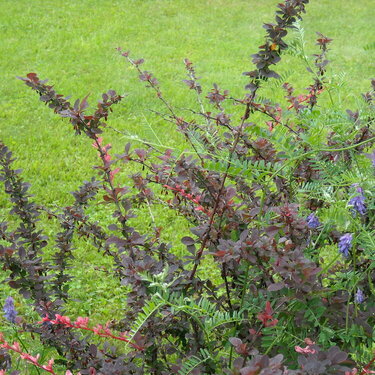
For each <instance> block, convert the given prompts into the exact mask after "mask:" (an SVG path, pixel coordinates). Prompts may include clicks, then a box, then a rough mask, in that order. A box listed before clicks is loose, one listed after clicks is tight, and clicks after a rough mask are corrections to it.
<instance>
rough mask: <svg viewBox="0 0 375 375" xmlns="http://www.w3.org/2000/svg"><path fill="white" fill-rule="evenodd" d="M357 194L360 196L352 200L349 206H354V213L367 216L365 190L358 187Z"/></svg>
mask: <svg viewBox="0 0 375 375" xmlns="http://www.w3.org/2000/svg"><path fill="white" fill-rule="evenodd" d="M357 192H358V193H359V195H357V196H356V197H354V198H352V199H351V200H350V201H349V206H353V212H355V213H357V212H358V213H359V214H360V215H365V214H366V206H365V196H364V195H363V190H362V188H360V187H358V188H357Z"/></svg>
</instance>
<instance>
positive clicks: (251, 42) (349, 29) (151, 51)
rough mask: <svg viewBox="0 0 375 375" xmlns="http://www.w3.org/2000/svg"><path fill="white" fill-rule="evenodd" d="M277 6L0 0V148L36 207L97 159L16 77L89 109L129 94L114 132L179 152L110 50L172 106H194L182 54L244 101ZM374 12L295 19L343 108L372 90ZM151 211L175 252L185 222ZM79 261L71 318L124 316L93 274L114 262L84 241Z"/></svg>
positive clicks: (50, 227)
mask: <svg viewBox="0 0 375 375" xmlns="http://www.w3.org/2000/svg"><path fill="white" fill-rule="evenodd" d="M276 4H277V1H274V0H263V1H261V2H259V1H255V0H248V1H245V0H194V1H188V2H187V1H183V0H142V1H141V0H128V1H113V0H112V1H109V0H106V1H101V2H98V1H94V0H91V1H90V0H83V1H80V2H73V1H68V2H67V1H61V0H56V1H53V2H52V1H41V0H34V1H32V2H30V1H26V0H17V1H9V0H3V1H2V3H1V12H0V32H1V36H2V37H1V39H0V49H1V51H2V55H1V57H0V70H1V72H2V78H3V79H2V80H1V82H0V121H1V122H0V139H2V140H3V141H4V142H5V143H6V144H7V145H8V146H9V147H10V148H11V149H12V151H13V152H14V155H15V156H16V157H17V158H18V160H17V162H16V165H17V167H20V168H22V169H23V170H24V173H23V176H24V178H25V180H26V181H29V182H31V183H32V189H31V192H32V193H33V194H34V195H35V200H36V201H38V202H40V203H43V204H45V205H47V206H48V207H50V208H54V207H56V206H61V205H68V204H70V203H71V202H72V197H71V196H70V194H69V192H70V191H73V190H75V189H76V188H77V187H78V186H79V185H80V184H81V182H82V181H84V180H85V179H88V178H90V177H91V176H92V175H93V174H94V171H93V170H92V168H91V166H92V165H95V164H96V163H97V159H96V152H95V151H94V150H93V149H92V148H91V147H90V145H89V141H88V140H87V139H85V138H84V137H76V136H74V134H73V131H72V129H71V128H70V126H69V124H68V123H67V122H66V121H62V120H60V119H59V118H57V117H56V116H55V115H54V114H53V113H52V112H51V111H50V110H49V109H48V108H46V107H44V106H43V105H42V103H41V102H40V101H39V99H38V97H37V95H35V93H32V92H31V91H30V90H29V89H27V88H26V87H24V85H23V84H22V83H21V82H20V81H18V80H16V79H15V77H16V76H24V75H26V74H27V73H28V72H31V71H34V72H36V73H38V75H39V76H40V77H42V78H49V79H50V82H51V83H52V84H54V85H55V88H56V90H57V91H58V92H61V93H63V94H64V95H72V96H73V98H77V97H80V98H82V97H83V96H85V95H87V94H88V93H90V94H91V95H90V99H89V101H90V102H91V104H92V105H94V104H95V102H96V101H97V100H98V99H99V98H100V94H101V93H102V92H105V91H107V90H108V89H114V90H116V91H117V92H119V93H124V94H127V97H126V98H125V99H124V101H123V103H122V104H120V105H118V106H116V107H115V108H114V109H115V111H114V113H113V115H112V116H111V118H110V120H109V123H110V125H111V126H113V127H114V128H117V129H120V130H127V131H128V132H131V133H133V134H137V135H139V136H140V137H149V136H150V130H149V124H152V126H153V128H154V130H155V131H157V133H158V136H159V137H160V138H161V140H162V142H163V143H165V144H168V145H170V146H176V147H177V146H178V147H181V142H182V140H181V139H180V137H179V136H178V134H177V133H176V132H174V131H173V127H171V126H170V125H168V124H164V123H163V122H162V121H161V120H160V119H157V118H155V116H154V115H152V114H151V113H150V112H149V111H148V109H149V108H154V109H160V106H159V104H158V103H156V100H155V99H154V95H153V94H152V93H151V92H150V91H148V90H146V89H144V87H143V85H142V84H140V83H139V82H138V79H137V75H136V73H135V72H134V70H133V69H132V68H130V67H129V66H128V65H126V64H125V63H124V60H123V59H122V58H120V57H119V56H118V54H117V52H116V51H115V47H117V46H122V47H123V48H125V49H129V50H130V51H132V54H133V55H134V56H136V57H144V58H145V59H146V63H145V68H144V69H146V70H150V71H152V72H154V73H155V75H156V76H157V78H158V80H159V81H160V82H161V84H162V89H163V91H164V92H165V95H166V97H168V98H170V100H171V102H173V103H174V104H176V106H177V107H182V108H186V107H190V106H194V105H195V104H194V101H193V96H192V95H191V93H189V91H188V90H187V89H186V87H185V86H184V84H183V83H181V80H182V79H184V78H185V71H184V67H183V63H182V61H183V59H184V58H186V57H188V58H189V59H191V60H192V61H193V62H195V63H196V67H197V70H198V75H199V76H201V77H202V84H203V86H204V87H205V89H206V90H205V91H208V90H209V88H210V87H211V86H212V83H213V82H216V83H218V84H219V85H220V86H221V87H223V88H226V89H229V90H230V91H231V92H232V93H233V94H234V95H241V93H242V92H243V86H244V84H245V82H246V79H245V77H243V76H242V74H241V73H242V72H244V71H248V70H251V69H252V64H251V62H250V54H251V53H255V52H256V50H257V46H258V45H260V44H261V43H262V41H263V35H264V30H263V29H262V27H261V25H262V23H263V22H270V21H271V20H272V19H273V14H274V9H275V5H276ZM371 5H372V2H371V1H370V0H362V1H361V2H359V1H355V0H347V1H335V2H333V1H332V0H321V1H312V2H311V4H310V5H309V6H308V8H307V9H308V13H307V14H306V15H305V20H304V22H303V27H304V28H305V30H306V41H307V47H306V48H307V52H308V53H309V54H310V53H314V52H315V51H316V46H314V40H315V31H320V32H322V33H324V34H325V35H327V36H329V37H331V38H333V39H334V43H333V45H332V51H331V53H330V60H331V68H330V71H329V75H330V76H331V77H333V79H337V80H339V78H338V77H341V76H342V74H343V73H345V74H346V78H345V79H344V82H345V84H344V85H343V87H342V88H341V90H340V97H339V95H338V94H336V93H334V94H335V96H334V101H335V102H336V101H338V100H341V101H342V102H343V103H346V104H347V106H348V107H350V106H352V105H354V104H355V102H356V100H357V99H356V98H357V97H358V96H359V95H360V93H361V92H364V91H367V90H368V88H369V79H370V78H371V75H373V72H374V70H373V68H374V67H373V65H372V62H373V61H374V48H373V47H372V48H371V43H372V40H371V37H372V30H371V28H370V25H371V23H372V19H373V14H372V9H373V8H372V7H371ZM368 46H370V48H367V47H368ZM372 46H373V43H372ZM278 71H279V72H280V71H281V72H289V78H288V79H289V80H290V81H291V82H293V84H294V85H295V86H296V87H299V88H300V89H302V88H304V87H306V86H307V85H309V84H310V82H311V78H310V77H309V74H308V73H307V72H306V71H305V69H304V67H303V65H302V64H299V63H298V62H297V60H296V59H293V58H292V57H290V56H285V59H284V61H283V62H282V63H281V64H280V68H279V70H278ZM279 95H280V94H279ZM327 100H328V96H327ZM105 140H106V141H110V142H111V143H112V144H113V147H114V152H120V151H121V149H122V147H123V144H124V143H125V142H126V139H125V138H123V137H121V136H120V135H118V134H116V133H110V132H108V133H107V135H106V137H105ZM0 205H1V206H2V207H3V209H1V206H0V212H1V213H3V215H5V214H6V210H5V207H6V206H7V203H6V199H5V196H4V194H1V195H0ZM92 214H93V215H94V217H97V218H100V219H101V220H103V217H105V215H106V213H105V210H104V209H103V207H97V208H94V209H92ZM154 214H155V216H156V218H157V220H158V221H160V222H161V223H162V225H163V226H164V238H165V239H166V240H168V241H171V242H172V243H174V245H175V246H177V249H179V248H180V249H181V247H179V246H180V245H179V238H180V237H182V236H178V235H177V234H178V233H181V232H182V231H181V229H180V228H181V227H183V223H181V221H179V222H177V223H176V220H175V218H173V217H171V216H169V215H170V214H169V213H168V212H166V211H165V210H160V211H157V212H155V213H154ZM105 220H107V221H108V222H109V221H110V218H108V219H105ZM149 222H150V219H149V215H148V214H147V212H142V213H141V216H140V218H139V219H138V224H139V226H140V227H141V229H143V230H144V229H147V227H148V225H149ZM43 226H44V228H45V230H46V231H47V234H50V235H52V234H53V233H54V232H55V229H56V225H55V224H54V223H51V222H47V221H43ZM176 233H177V234H176ZM182 235H184V234H182ZM76 257H77V259H76V262H75V266H74V270H73V274H74V275H75V276H76V279H75V281H74V282H73V283H72V289H71V291H72V294H73V296H74V297H76V298H78V299H80V300H81V301H82V303H80V302H77V303H76V304H71V305H70V307H69V309H70V313H72V314H73V315H91V316H93V317H94V320H97V321H105V320H107V319H110V318H121V312H120V311H119V310H118V308H121V307H123V306H124V304H125V299H126V295H125V290H124V289H122V288H121V287H117V283H116V281H115V280H112V279H110V278H108V277H107V276H106V274H105V273H104V272H101V271H98V270H97V266H101V265H103V262H104V266H107V267H109V266H110V262H109V261H106V260H102V259H101V258H99V257H98V256H97V254H96V253H95V251H93V250H92V249H91V248H90V247H89V246H88V245H85V244H83V243H82V242H77V250H76ZM116 288H118V289H116ZM114 290H115V292H114ZM6 293H8V290H7V289H3V291H2V292H0V297H1V299H3V297H5V295H6ZM18 301H20V299H19V298H18ZM19 307H20V308H21V310H22V307H21V306H19ZM114 307H116V309H117V310H116V314H114V312H113V311H114ZM24 309H25V308H24ZM25 313H26V312H25ZM114 315H115V316H114Z"/></svg>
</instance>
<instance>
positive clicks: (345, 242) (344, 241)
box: [339, 233, 353, 257]
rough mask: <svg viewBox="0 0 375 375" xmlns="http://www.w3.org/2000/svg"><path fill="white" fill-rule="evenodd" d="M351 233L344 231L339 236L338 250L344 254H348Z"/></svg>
mask: <svg viewBox="0 0 375 375" xmlns="http://www.w3.org/2000/svg"><path fill="white" fill-rule="evenodd" d="M352 239H353V235H352V234H351V233H346V234H344V235H343V236H341V237H340V240H339V252H340V253H341V254H342V255H343V256H344V257H348V256H349V250H350V249H351V247H352Z"/></svg>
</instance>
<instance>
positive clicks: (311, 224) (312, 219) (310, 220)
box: [306, 214, 320, 229]
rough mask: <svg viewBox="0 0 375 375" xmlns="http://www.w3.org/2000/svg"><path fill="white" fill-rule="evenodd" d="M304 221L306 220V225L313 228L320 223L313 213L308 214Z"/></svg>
mask: <svg viewBox="0 0 375 375" xmlns="http://www.w3.org/2000/svg"><path fill="white" fill-rule="evenodd" d="M306 222H307V226H308V227H309V228H310V229H315V228H317V227H318V226H319V225H320V221H319V219H318V218H317V217H316V216H315V214H310V215H309V216H307V219H306Z"/></svg>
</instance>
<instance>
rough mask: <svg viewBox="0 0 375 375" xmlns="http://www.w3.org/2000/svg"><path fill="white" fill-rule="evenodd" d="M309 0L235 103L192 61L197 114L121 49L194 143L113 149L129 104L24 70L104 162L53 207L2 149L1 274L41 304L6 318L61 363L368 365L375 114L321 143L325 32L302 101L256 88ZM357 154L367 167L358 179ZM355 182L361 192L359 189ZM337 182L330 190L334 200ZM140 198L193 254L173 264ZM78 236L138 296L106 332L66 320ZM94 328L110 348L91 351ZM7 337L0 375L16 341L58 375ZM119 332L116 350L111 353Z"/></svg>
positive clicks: (139, 368) (215, 368)
mask: <svg viewBox="0 0 375 375" xmlns="http://www.w3.org/2000/svg"><path fill="white" fill-rule="evenodd" d="M307 3H308V0H285V1H284V2H283V3H280V4H279V5H278V8H277V12H276V16H275V19H274V21H273V23H267V24H265V25H264V28H265V30H266V37H265V42H264V44H263V45H262V46H260V47H259V51H258V52H257V53H256V54H254V55H252V58H253V60H252V61H253V63H254V64H255V69H254V70H252V71H249V72H245V73H244V75H245V76H246V77H247V79H248V83H247V85H246V87H245V92H244V95H243V97H240V98H235V97H232V96H231V95H230V92H229V91H228V90H222V89H221V88H220V87H219V86H218V85H216V84H215V85H214V86H213V88H212V89H211V90H210V91H209V92H208V93H207V95H206V96H205V97H202V96H203V95H202V94H203V87H202V85H201V84H200V82H199V79H198V78H197V74H196V68H195V66H194V65H193V63H192V62H191V61H190V60H188V59H186V60H185V67H186V71H187V75H188V79H186V80H184V83H185V84H186V85H187V87H188V89H190V90H192V91H193V92H195V94H196V96H197V101H198V104H199V108H200V109H199V110H194V109H192V110H191V111H190V113H191V114H189V115H186V114H185V113H186V112H184V114H183V115H181V114H180V113H179V111H178V110H176V109H175V108H174V107H173V105H172V104H171V103H170V102H169V101H168V100H167V98H165V97H164V95H163V93H162V91H161V88H160V83H159V82H158V80H157V79H156V78H155V76H154V75H153V74H152V73H150V72H149V71H145V70H143V68H142V66H143V64H144V60H143V59H133V58H132V57H131V55H130V52H128V51H124V50H122V49H121V48H118V51H119V53H120V55H121V56H123V57H124V58H125V59H126V61H127V62H128V63H129V64H130V65H131V66H133V67H134V69H135V70H136V71H137V73H138V75H139V78H140V80H141V81H142V82H144V83H145V84H146V86H147V87H148V88H149V89H151V90H153V92H154V93H155V94H156V98H157V99H158V100H160V101H161V102H162V103H163V104H164V105H165V108H166V113H165V114H162V117H163V118H164V119H165V120H167V121H169V122H172V123H173V124H175V126H176V130H177V131H178V132H180V133H181V134H182V135H183V137H184V139H185V140H186V148H187V150H188V151H187V152H186V153H182V154H176V153H174V151H173V150H170V149H168V148H164V147H162V146H160V147H159V146H156V145H154V144H152V143H151V142H147V140H145V141H144V142H143V147H142V148H132V146H131V145H130V144H126V145H125V147H124V150H123V152H122V153H119V154H113V153H110V150H111V145H110V144H106V142H104V138H106V137H108V136H109V135H108V132H106V121H108V117H109V115H110V112H112V109H113V107H114V105H115V104H118V103H120V102H121V100H123V97H121V96H120V95H118V94H116V92H114V91H112V90H110V91H108V92H107V93H105V94H103V95H102V100H101V101H100V102H99V103H98V104H97V107H96V109H95V110H94V111H92V112H91V114H90V113H89V106H88V102H87V97H85V98H84V99H82V100H76V101H75V103H74V104H72V103H70V102H69V100H68V98H67V97H64V96H63V95H61V94H58V93H57V92H56V91H55V89H54V87H53V86H51V85H49V84H47V81H46V80H40V79H39V77H38V75H37V74H36V73H29V74H28V75H27V76H26V77H25V78H21V79H22V81H23V82H24V83H25V84H26V85H27V86H29V87H30V88H31V89H32V90H34V91H36V92H37V93H38V94H39V95H40V100H41V101H42V102H44V103H45V104H46V105H47V106H48V107H49V108H51V109H52V110H53V111H54V112H55V113H56V114H57V115H59V116H60V117H63V118H66V119H67V120H68V121H69V122H70V123H71V125H72V126H73V129H74V131H75V133H76V134H77V135H84V136H86V137H88V138H89V144H90V147H91V145H92V146H93V147H94V148H95V149H96V151H97V152H98V155H99V159H100V164H99V165H97V166H95V169H96V171H97V174H98V176H97V178H93V179H92V180H91V181H86V182H84V183H83V185H82V186H81V187H80V188H79V189H78V190H77V191H75V192H73V193H72V194H73V196H74V204H73V205H71V206H68V207H63V208H61V210H58V211H50V210H48V209H47V208H45V207H42V206H40V205H37V204H36V203H34V202H33V200H32V199H31V196H30V194H28V189H29V184H28V183H25V182H24V181H23V180H22V178H21V175H20V172H21V171H20V170H15V169H13V167H12V163H13V160H14V159H13V156H12V153H11V151H10V150H9V149H8V147H7V146H6V145H5V144H3V143H1V142H0V165H1V168H2V169H1V170H0V180H1V181H3V183H4V187H5V193H6V194H8V195H9V198H10V201H11V202H12V204H13V208H12V210H11V211H10V215H11V218H12V219H14V223H12V225H9V224H8V223H7V222H5V221H2V222H1V223H0V237H1V240H2V242H1V243H0V260H1V262H2V268H3V270H4V271H7V274H8V277H7V279H6V282H8V284H9V285H10V286H11V287H12V288H14V289H16V290H18V291H19V293H20V294H21V295H22V296H23V297H24V298H25V299H27V300H28V301H31V303H32V305H33V307H34V309H35V311H36V312H37V313H38V314H39V315H40V317H41V321H40V322H39V323H37V322H27V321H23V322H22V323H21V322H20V323H17V322H16V320H15V319H13V318H14V314H13V313H12V314H11V311H13V310H11V305H10V303H9V301H8V302H7V304H6V305H5V306H4V311H5V312H6V314H7V315H6V316H7V318H8V319H9V321H10V323H11V324H14V323H17V324H18V325H19V326H18V329H20V330H23V331H25V332H30V333H31V334H32V337H33V338H35V339H37V338H38V339H39V340H40V342H41V343H42V344H43V345H45V346H46V347H53V348H54V349H55V350H56V352H57V353H58V355H59V363H60V366H62V367H63V368H64V373H66V374H71V373H78V372H79V373H80V374H82V375H85V374H92V375H95V374H98V375H99V374H103V375H112V374H113V375H114V374H153V375H166V374H180V375H183V374H192V373H193V374H232V375H239V374H241V375H253V374H262V375H267V374H279V375H281V374H285V375H287V374H288V375H292V374H295V375H297V374H300V375H313V374H314V375H315V374H342V375H346V374H365V373H369V372H368V371H369V366H370V364H371V363H373V361H374V360H373V359H372V357H371V355H372V354H371V352H370V349H368V350H366V348H369V347H370V345H371V337H372V326H373V323H374V299H373V296H374V286H373V280H374V270H373V267H372V266H371V264H372V263H371V261H372V260H374V258H373V240H372V238H373V234H374V230H373V225H374V217H375V216H374V211H375V209H374V197H375V193H374V190H373V185H372V186H371V181H372V182H373V169H372V166H371V165H370V164H371V163H370V160H367V159H366V157H364V156H367V157H370V159H371V158H372V156H371V155H373V154H371V151H368V149H369V148H370V147H371V146H372V145H373V144H374V141H375V135H374V131H373V129H372V128H371V124H372V122H373V118H374V117H373V115H366V116H362V117H361V116H360V115H359V114H358V116H357V115H354V113H356V112H352V111H348V112H347V113H348V114H349V119H348V124H346V126H347V127H348V129H347V131H346V132H341V133H337V132H335V131H334V130H332V129H329V130H328V133H327V137H326V138H325V139H324V141H322V142H320V143H316V142H315V141H314V140H312V138H313V137H311V134H312V133H310V132H313V131H314V129H313V126H314V123H316V122H317V121H319V117H317V116H319V111H317V110H316V108H317V103H318V101H319V100H321V99H320V98H321V94H322V93H323V92H324V90H325V87H326V67H327V64H328V60H327V53H328V52H329V48H328V46H329V44H330V43H331V42H332V39H330V38H327V37H325V36H324V35H322V34H320V33H318V39H317V43H316V44H317V46H318V48H319V52H318V53H316V54H315V55H314V57H313V66H312V67H309V71H310V72H311V73H312V77H313V81H312V83H311V84H310V85H309V86H308V87H307V92H308V93H307V94H306V95H304V94H299V95H298V94H295V89H294V88H293V86H292V85H291V84H290V83H284V84H283V87H284V89H285V92H286V95H285V100H286V102H287V104H278V103H274V102H273V100H272V98H269V99H265V98H262V97H261V96H260V95H259V92H260V90H261V89H262V87H263V86H264V85H267V84H268V81H270V80H272V79H274V80H275V79H280V76H279V74H278V73H276V71H275V70H274V67H275V65H276V64H277V63H278V62H279V61H280V60H281V56H282V53H283V52H284V51H285V50H286V49H287V48H288V45H287V43H286V41H285V37H286V35H287V33H288V32H289V31H290V30H292V29H293V28H294V27H295V26H294V25H295V21H296V20H297V19H300V18H301V15H302V14H303V13H305V6H306V4H307ZM313 69H314V70H313ZM281 83H282V82H280V84H281ZM372 84H373V86H374V85H375V83H374V81H373V82H372ZM373 98H374V91H373V90H372V91H369V92H368V93H366V94H364V99H365V103H364V106H367V107H366V108H368V111H369V113H371V112H370V110H371V108H372V107H371V106H372V102H373ZM205 99H207V100H208V104H207V106H208V107H207V108H209V109H208V110H206V109H205V107H206V102H205ZM233 103H234V104H236V105H237V107H240V108H242V109H243V111H242V115H240V116H237V115H236V114H232V113H230V112H229V110H228V107H229V104H233ZM187 116H189V117H187ZM340 121H342V120H340ZM365 152H367V153H365ZM363 154H365V155H363ZM371 160H373V159H371ZM128 163H132V164H134V165H138V166H139V171H138V172H136V173H133V174H132V175H131V176H130V181H131V184H130V185H131V186H125V185H123V184H122V183H121V182H120V179H119V178H118V176H119V175H121V174H124V173H127V172H126V167H125V164H128ZM358 163H362V164H361V165H362V170H361V173H359V174H356V171H357V170H358ZM346 170H350V171H352V172H353V173H352V176H355V177H356V176H359V177H358V181H349V180H348V179H346V180H343V182H342V181H341V180H340V183H337V176H341V175H342V174H343V173H344V171H346ZM367 172H368V173H367ZM356 178H357V177H356ZM371 178H372V180H371ZM353 183H359V184H360V185H361V189H364V190H361V191H358V192H359V195H357V196H355V197H352V198H351V199H349V194H350V190H351V185H352V184H353ZM317 191H318V192H319V191H324V192H325V194H316V192H317ZM327 191H328V192H330V194H331V196H330V199H326V198H325V197H326V196H327V194H328V193H327ZM364 191H365V192H366V195H364ZM304 192H308V193H307V194H306V193H304ZM99 193H102V194H104V195H103V197H102V198H99ZM343 196H345V197H347V200H346V202H348V201H349V205H348V206H349V207H348V208H347V216H346V217H347V222H346V224H345V225H341V224H339V221H337V224H336V222H335V220H334V219H335V216H334V215H336V214H337V212H338V211H337V210H338V209H339V208H338V207H341V206H342V205H341V206H340V205H337V206H336V205H335V201H334V199H333V198H332V197H343ZM365 196H366V201H365V198H364V197H365ZM339 199H342V198H339ZM98 202H99V203H104V204H106V205H107V208H108V210H109V211H111V212H112V214H113V222H112V223H111V225H109V226H108V227H104V226H103V225H101V224H100V223H98V222H94V221H93V220H92V219H91V218H90V216H89V215H88V214H87V210H86V209H87V207H88V206H89V205H92V204H97V203H98ZM365 202H366V203H365ZM142 205H163V207H165V208H168V209H170V210H171V211H173V212H175V213H176V215H181V216H183V217H184V218H185V219H186V221H187V223H189V228H186V230H189V232H187V233H183V235H182V233H181V235H182V236H181V242H182V243H183V244H184V246H185V247H186V255H185V256H183V257H180V256H177V255H176V252H174V251H173V248H172V247H171V245H170V244H168V243H165V242H163V241H162V236H161V233H160V231H161V229H160V228H154V231H153V232H151V233H147V234H142V233H141V232H140V231H138V230H137V229H136V228H134V227H132V226H131V225H130V224H129V219H131V218H133V217H134V216H135V213H136V210H137V208H138V207H140V206H142ZM351 209H354V210H355V211H356V212H357V213H359V215H352V214H351V212H350V211H351ZM44 214H46V215H47V216H48V217H53V218H55V219H56V220H57V221H58V222H59V223H60V225H61V231H60V232H58V233H57V234H56V236H55V239H54V240H53V239H49V238H47V236H45V235H44V234H43V233H42V231H41V230H40V229H39V220H40V217H41V216H42V215H44ZM342 214H343V213H342V211H339V213H338V214H337V215H341V216H342ZM306 217H307V219H305V218H306ZM318 217H319V219H318ZM156 219H157V218H156ZM14 228H15V229H14ZM182 231H183V230H182ZM75 236H77V237H82V238H85V239H87V241H88V242H90V243H91V244H92V246H93V247H94V248H96V249H97V250H98V251H99V252H100V253H101V254H102V255H103V256H107V257H111V258H112V259H113V262H114V268H113V270H112V271H113V277H115V278H116V279H117V280H118V282H119V283H121V284H122V285H127V286H128V288H129V292H128V295H127V297H128V298H127V310H126V313H125V315H124V316H117V317H116V316H114V321H113V322H111V323H108V324H106V325H104V326H96V327H93V328H90V327H89V326H88V318H87V317H86V318H83V317H79V318H77V319H76V320H75V321H74V322H73V320H72V321H71V320H70V319H69V318H68V317H66V316H64V304H65V303H66V301H68V300H69V298H70V296H69V284H70V282H71V279H72V277H71V275H70V274H69V268H70V263H71V261H72V259H73V258H74V253H75V251H76V250H75V249H74V247H73V245H72V241H73V239H74V237H75ZM47 244H50V246H52V247H54V248H55V249H56V251H55V253H54V255H53V257H52V259H51V260H49V261H47V260H45V259H44V257H43V248H44V247H45V246H46V245H47ZM337 246H338V249H339V254H333V256H334V257H336V255H338V257H336V258H334V260H333V261H328V262H327V261H326V259H323V257H321V250H323V249H326V248H327V247H328V248H332V247H335V248H336V249H337ZM340 253H341V254H342V255H343V256H344V258H342V257H340ZM206 257H211V258H213V260H214V264H215V266H216V267H217V268H218V270H219V271H220V275H221V278H220V279H212V278H209V277H204V272H202V268H203V267H204V262H203V260H204V258H206ZM342 261H344V262H345V263H344V264H343V263H341V262H342ZM355 291H356V292H355ZM365 296H366V298H365ZM116 330H117V331H119V332H121V333H118V334H116V333H114V331H116ZM83 331H85V332H86V333H87V334H85V335H83V334H82V332H83ZM89 334H91V335H92V336H90V335H89ZM94 335H97V336H100V337H101V338H102V339H103V340H104V339H105V340H107V341H105V342H103V343H102V344H100V345H98V344H97V340H94V337H93V336H94ZM1 340H2V345H0V347H1V349H0V350H1V351H0V369H2V370H0V371H3V373H4V372H5V370H7V371H12V363H11V360H10V357H9V355H8V354H7V352H8V351H10V352H11V351H14V352H16V353H18V354H19V355H20V356H21V357H22V358H24V359H25V360H27V361H28V362H29V363H32V364H33V365H34V366H36V367H38V368H39V369H40V370H45V371H48V372H50V373H56V371H57V370H55V369H54V367H53V364H54V362H53V361H52V360H51V361H50V362H49V363H48V364H47V365H42V364H40V363H39V361H38V359H39V358H37V357H28V356H27V355H26V354H25V353H24V352H23V351H22V350H21V349H20V347H19V345H18V346H17V345H16V344H13V345H10V344H8V343H7V341H6V340H5V338H4V337H3V336H1ZM111 340H117V341H120V342H121V343H122V344H123V346H122V347H121V346H117V347H115V346H113V345H111V343H110V341H111ZM304 343H305V344H307V346H306V347H305V348H303V347H302V346H301V345H303V344H304ZM121 348H122V349H121ZM358 348H361V352H359V351H358ZM348 353H349V354H348ZM355 366H357V367H359V368H361V367H362V370H357V369H356V368H355ZM15 373H17V372H12V374H15Z"/></svg>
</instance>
